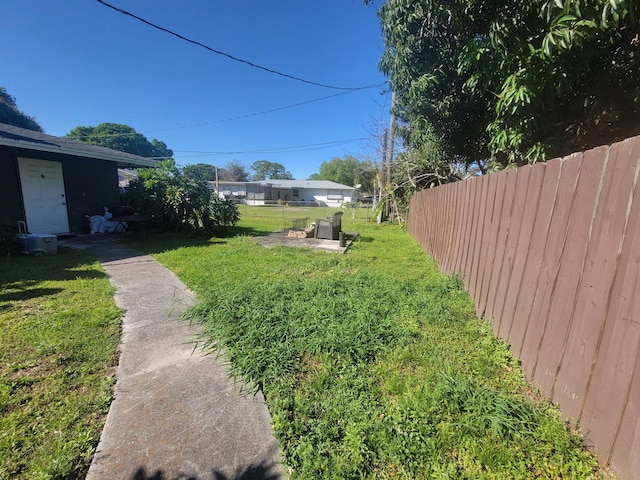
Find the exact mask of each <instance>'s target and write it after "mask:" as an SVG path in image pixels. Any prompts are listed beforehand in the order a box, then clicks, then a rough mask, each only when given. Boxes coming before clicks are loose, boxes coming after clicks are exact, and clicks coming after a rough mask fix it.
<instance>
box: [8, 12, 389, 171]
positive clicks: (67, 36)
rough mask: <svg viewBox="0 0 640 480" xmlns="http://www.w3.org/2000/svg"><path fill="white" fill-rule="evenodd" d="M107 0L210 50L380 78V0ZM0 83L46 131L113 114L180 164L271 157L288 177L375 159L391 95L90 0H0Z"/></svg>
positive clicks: (358, 79) (371, 81)
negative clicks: (3, 2)
mask: <svg viewBox="0 0 640 480" xmlns="http://www.w3.org/2000/svg"><path fill="white" fill-rule="evenodd" d="M105 1H107V2H108V3H110V4H112V5H114V6H116V7H118V8H121V9H123V10H127V11H129V12H131V13H133V14H135V15H138V16H140V17H142V18H144V19H146V20H148V21H149V22H152V23H155V24H157V25H159V26H162V27H164V28H166V29H169V30H172V31H174V32H176V33H179V34H181V35H183V36H185V37H188V38H190V39H193V40H195V41H198V42H200V43H203V44H205V45H207V46H209V47H211V48H213V49H216V50H220V51H222V52H225V53H228V54H230V55H233V56H235V57H238V58H241V59H244V60H247V61H250V62H253V63H255V64H258V65H261V66H264V67H267V68H270V69H273V70H277V71H280V72H283V73H286V74H289V75H293V76H296V77H300V78H303V79H306V80H310V81H313V82H317V83H324V84H328V85H332V86H338V87H362V86H368V85H376V84H383V83H384V82H385V80H386V78H385V77H384V76H383V75H382V73H380V71H379V70H378V61H379V59H380V55H381V54H382V50H383V42H382V37H381V33H380V25H379V21H378V17H377V13H376V10H377V7H378V6H379V4H376V5H374V6H367V7H365V6H364V5H363V3H362V1H361V0H323V1H320V2H317V1H316V2H312V1H310V0H276V1H272V2H265V1H264V0H261V1H257V0H209V1H205V0H180V1H177V0H174V1H167V0H137V1H132V0H105ZM0 85H2V86H4V87H5V88H6V89H7V90H8V92H9V93H10V94H11V95H13V96H14V97H15V98H16V101H17V104H18V107H19V108H20V110H21V111H23V112H24V113H26V114H28V115H31V116H33V117H35V118H36V120H37V121H38V122H39V123H40V124H41V125H42V127H43V128H44V130H45V132H46V133H49V134H51V135H64V134H66V133H68V132H69V131H70V130H72V129H73V128H75V127H77V126H79V125H85V126H88V125H91V126H95V125H98V124H99V123H102V122H114V123H123V124H127V125H130V126H132V127H133V128H135V129H136V130H137V131H138V132H141V133H143V134H144V135H145V136H146V137H147V138H148V139H149V140H151V139H153V138H157V139H159V140H162V141H164V142H165V143H166V144H167V145H168V146H169V148H171V149H173V150H174V157H175V159H176V161H177V162H178V164H180V165H187V164H194V163H210V164H213V165H218V166H224V164H225V163H227V162H229V161H233V160H236V161H239V162H240V163H241V164H243V165H244V166H245V167H247V168H248V167H249V165H250V164H251V163H252V162H254V161H255V160H269V161H272V162H279V163H281V164H283V165H284V166H285V167H286V168H287V169H288V170H289V171H291V172H292V174H293V176H294V177H295V178H297V179H305V178H307V177H308V176H309V175H311V174H312V173H314V172H317V171H318V168H319V166H320V163H322V162H323V161H326V160H329V159H331V158H332V157H335V156H338V157H341V156H344V155H354V156H356V157H358V158H361V159H371V160H374V159H375V160H377V156H378V153H377V149H376V143H377V142H379V140H376V138H375V135H376V133H377V132H379V131H380V130H381V128H382V127H381V125H383V124H384V123H386V122H388V117H389V112H388V111H389V103H390V93H389V91H388V88H387V87H386V85H385V86H379V87H376V88H372V89H366V90H359V91H354V92H348V93H344V92H345V91H344V90H336V89H329V88H323V87H318V86H314V85H310V84H306V83H303V82H299V81H294V80H291V79H289V78H284V77H281V76H278V75H274V74H271V73H268V72H265V71H262V70H259V69H256V68H253V67H250V66H248V65H245V64H242V63H238V62H234V61H232V60H230V59H228V58H225V57H223V56H220V55H216V54H214V53H211V52H209V51H207V50H205V49H204V48H202V47H198V46H195V45H193V44H191V43H188V42H185V41H183V40H180V39H178V38H176V37H174V36H171V35H169V34H167V33H165V32H162V31H159V30H157V29H154V28H152V27H149V26H147V25H145V24H143V23H141V22H140V21H138V20H135V19H133V18H131V17H128V16H126V15H123V14H121V13H118V12H116V11H114V10H112V9H110V8H108V7H106V6H104V5H102V4H100V3H99V2H98V1H96V0H64V1H49V0H20V1H18V2H12V3H11V6H10V7H6V8H4V9H3V15H2V17H0ZM340 93H344V94H342V95H338V96H334V97H332V98H328V99H324V100H320V101H316V102H312V103H309V104H306V105H302V106H298V107H294V108H287V109H283V110H279V111H276V112H271V113H265V114H260V115H253V114H256V113H260V112H265V111H268V110H273V109H279V108H281V107H286V106H289V105H294V104H298V103H303V102H308V101H311V100H315V99H319V98H322V97H327V96H330V95H336V94H340ZM243 116H244V117H243ZM237 117H243V118H237ZM356 139H364V140H356ZM248 152H251V153H248Z"/></svg>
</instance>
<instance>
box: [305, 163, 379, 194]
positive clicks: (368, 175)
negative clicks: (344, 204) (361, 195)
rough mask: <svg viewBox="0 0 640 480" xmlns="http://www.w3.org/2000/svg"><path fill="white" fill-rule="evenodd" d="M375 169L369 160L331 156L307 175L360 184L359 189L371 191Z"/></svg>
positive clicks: (314, 178) (320, 178) (346, 183)
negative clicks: (316, 169) (315, 170)
mask: <svg viewBox="0 0 640 480" xmlns="http://www.w3.org/2000/svg"><path fill="white" fill-rule="evenodd" d="M375 175H376V174H375V170H374V168H373V165H371V162H369V161H360V160H358V159H357V158H355V157H353V156H351V155H345V156H344V157H342V158H340V157H333V158H332V159H331V160H329V161H326V162H322V163H321V164H320V171H319V172H318V173H314V174H313V175H311V176H310V177H309V180H331V181H332V182H336V183H341V184H342V185H348V186H350V187H354V186H356V185H361V191H362V192H365V193H373V180H374V179H375Z"/></svg>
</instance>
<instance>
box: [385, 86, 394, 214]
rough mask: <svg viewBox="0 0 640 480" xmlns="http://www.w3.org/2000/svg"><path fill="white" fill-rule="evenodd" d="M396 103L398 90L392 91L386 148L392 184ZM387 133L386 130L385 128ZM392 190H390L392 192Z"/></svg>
mask: <svg viewBox="0 0 640 480" xmlns="http://www.w3.org/2000/svg"><path fill="white" fill-rule="evenodd" d="M395 105H396V92H393V91H392V92H391V119H390V121H389V145H388V147H387V148H386V153H387V155H388V157H387V182H386V183H387V185H391V162H393V144H394V142H395V133H396V132H395V130H396V129H395V123H396V115H395V113H394V111H393V110H394V107H395ZM385 133H386V130H385ZM385 143H386V135H385ZM390 193H391V192H389V194H390ZM389 203H390V202H389V201H387V202H385V213H386V216H387V218H389V214H390V213H391V212H390V210H391V206H390V205H389Z"/></svg>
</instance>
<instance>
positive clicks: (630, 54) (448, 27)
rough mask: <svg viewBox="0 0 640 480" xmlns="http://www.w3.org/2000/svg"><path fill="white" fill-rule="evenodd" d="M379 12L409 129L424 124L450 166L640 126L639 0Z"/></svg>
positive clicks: (410, 2)
mask: <svg viewBox="0 0 640 480" xmlns="http://www.w3.org/2000/svg"><path fill="white" fill-rule="evenodd" d="M365 3H369V2H368V1H365ZM379 15H380V19H381V25H382V32H383V37H384V41H385V51H384V54H383V57H382V59H381V63H380V68H381V70H382V71H383V72H384V73H386V74H387V75H389V77H390V82H391V87H392V89H393V90H394V92H395V93H396V105H395V111H396V114H397V116H398V118H399V120H400V123H401V128H400V134H401V135H402V136H403V138H405V140H407V139H410V138H411V137H413V138H414V139H415V138H416V137H420V136H421V135H422V136H424V135H423V134H424V132H427V133H428V136H429V139H430V140H429V141H430V142H435V143H436V144H437V145H438V146H439V150H440V152H441V153H442V155H443V156H444V158H445V159H446V161H447V162H449V163H451V164H466V165H469V164H471V163H473V162H476V161H478V160H487V159H491V161H492V162H493V163H494V164H495V165H500V166H505V165H509V164H518V165H521V164H525V163H532V162H535V161H539V160H542V159H545V158H552V157H555V156H561V155H565V154H568V153H570V152H573V151H576V150H581V149H586V148H590V147H593V146H596V145H600V144H606V143H611V142H614V141H618V140H621V139H623V138H625V137H628V136H631V135H634V134H638V133H640V120H639V119H640V2H638V1H637V0H445V1H442V0H438V1H436V0H389V1H387V2H386V3H385V4H383V5H382V7H381V8H380V11H379ZM409 143H410V142H409ZM409 147H411V145H409Z"/></svg>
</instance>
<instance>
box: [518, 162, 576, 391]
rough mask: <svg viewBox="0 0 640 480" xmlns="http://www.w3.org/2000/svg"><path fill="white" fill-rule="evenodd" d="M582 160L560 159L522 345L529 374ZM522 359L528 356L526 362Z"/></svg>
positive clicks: (533, 367) (544, 321)
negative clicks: (529, 316)
mask: <svg viewBox="0 0 640 480" xmlns="http://www.w3.org/2000/svg"><path fill="white" fill-rule="evenodd" d="M581 160H582V155H572V156H570V157H567V158H565V159H563V162H562V171H561V173H560V180H559V185H558V190H557V193H556V200H555V204H554V208H553V214H552V217H551V224H550V226H549V236H548V239H547V246H546V248H545V251H544V257H543V260H542V266H541V271H540V278H539V280H538V288H537V289H536V292H535V297H534V300H533V307H532V308H531V320H530V322H529V329H528V330H527V335H526V336H525V338H524V344H523V348H522V357H523V362H522V365H523V368H524V371H525V373H526V374H527V376H528V377H529V378H534V375H535V372H536V365H537V362H538V360H539V352H540V346H541V344H542V338H543V335H544V332H545V329H546V328H547V320H548V314H549V308H550V306H551V295H552V293H553V287H554V284H555V281H556V277H557V275H558V267H559V264H560V257H561V255H562V250H563V248H564V243H565V238H566V230H567V224H568V219H569V209H570V208H571V203H572V201H573V196H574V193H575V188H576V185H577V183H578V177H579V174H580V162H581ZM525 359H526V360H527V361H526V362H525ZM530 359H532V360H533V363H532V364H531V363H530Z"/></svg>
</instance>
